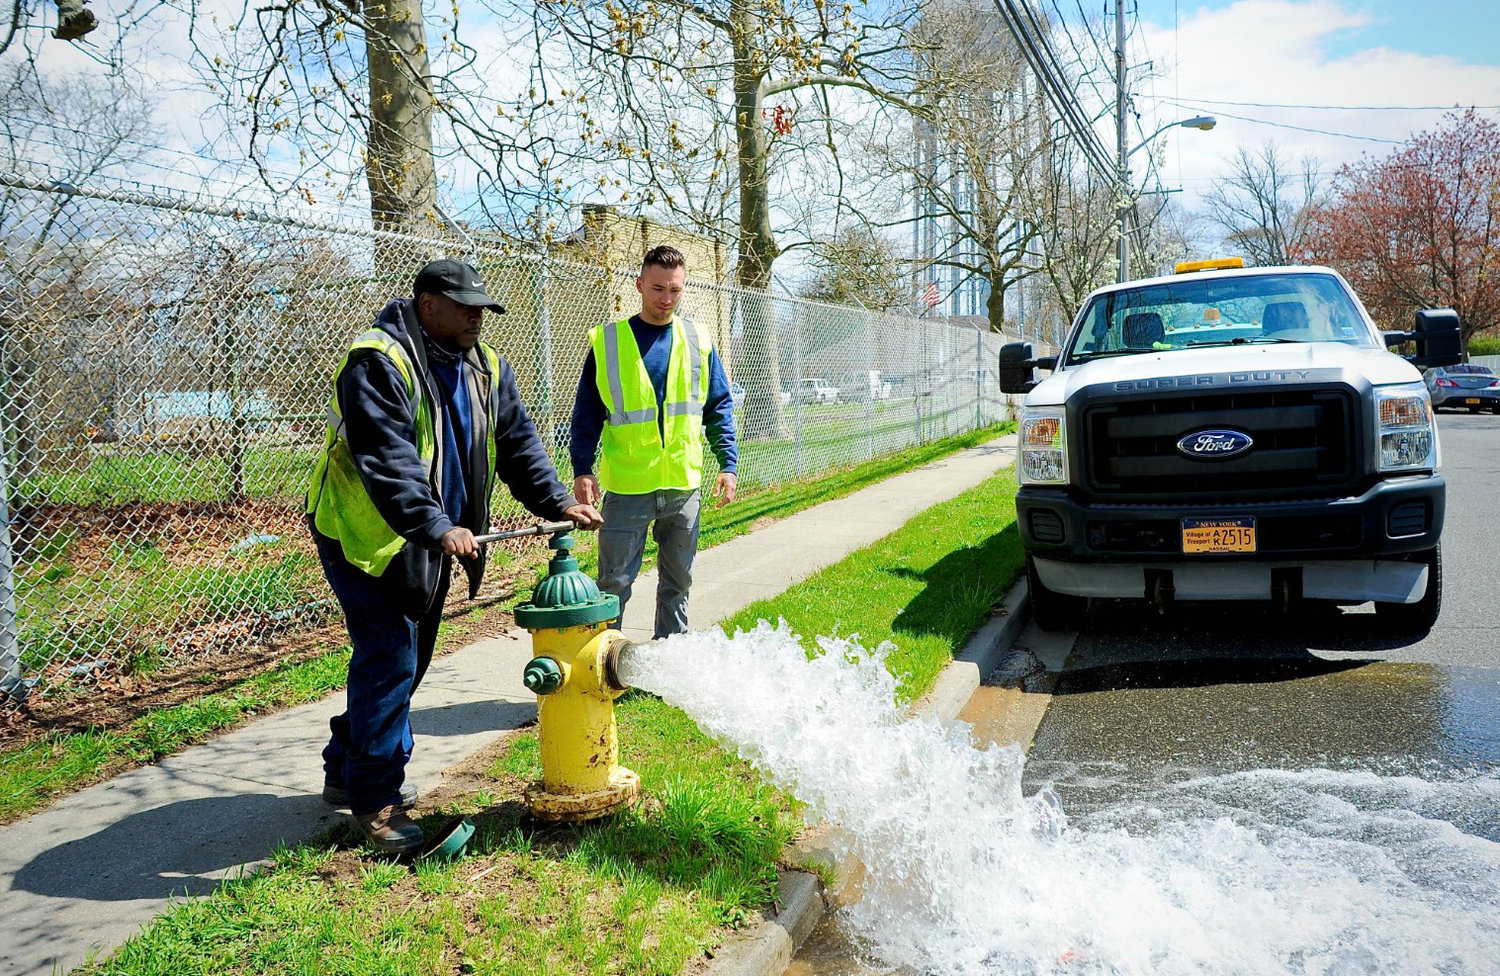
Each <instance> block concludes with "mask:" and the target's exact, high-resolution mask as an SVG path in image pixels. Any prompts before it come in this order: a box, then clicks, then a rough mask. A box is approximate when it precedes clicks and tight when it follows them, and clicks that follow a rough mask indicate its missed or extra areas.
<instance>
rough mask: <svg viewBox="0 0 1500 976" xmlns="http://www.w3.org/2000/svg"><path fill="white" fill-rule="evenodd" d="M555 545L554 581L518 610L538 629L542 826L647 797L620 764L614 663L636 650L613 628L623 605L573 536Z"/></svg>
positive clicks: (532, 674) (537, 811)
mask: <svg viewBox="0 0 1500 976" xmlns="http://www.w3.org/2000/svg"><path fill="white" fill-rule="evenodd" d="M550 545H551V547H552V548H553V549H554V550H556V551H555V552H554V554H553V556H552V561H551V562H550V563H549V564H548V567H547V569H548V573H547V576H546V577H545V578H544V579H543V580H542V581H541V582H540V583H538V584H537V588H536V591H535V592H534V593H533V594H532V598H531V602H530V603H523V604H521V605H520V606H518V607H516V623H518V624H520V625H521V626H522V627H525V628H526V629H527V630H529V631H531V645H532V658H531V661H530V662H529V663H528V664H527V665H526V671H525V672H524V674H523V680H524V681H525V683H526V687H527V688H529V689H531V690H532V691H533V692H535V693H536V695H537V697H538V703H537V712H538V715H537V721H538V725H539V729H538V738H539V739H540V743H541V754H542V781H541V782H540V783H534V784H532V785H531V786H530V787H529V788H528V789H527V790H526V805H527V806H528V807H530V808H531V812H532V815H533V816H535V817H537V818H538V819H541V820H554V821H569V822H576V821H583V820H594V819H597V818H599V817H604V816H608V815H609V814H611V813H614V812H616V811H617V810H621V809H623V808H625V807H627V806H629V805H630V804H632V803H634V802H635V801H636V798H637V797H638V796H639V795H640V790H641V781H640V777H638V776H637V775H636V774H635V773H634V772H632V771H631V770H629V769H626V768H625V767H623V766H621V765H620V743H619V739H618V736H617V734H616V730H615V707H614V701H615V699H616V698H618V697H619V696H620V695H621V694H622V693H623V692H624V691H625V686H624V685H622V684H621V683H620V681H619V679H618V678H617V677H616V676H615V670H614V662H615V657H616V655H617V654H618V653H619V652H620V651H622V650H625V649H627V648H628V647H629V646H630V645H629V642H627V641H626V640H625V636H624V635H623V634H621V633H620V632H619V631H617V630H611V629H609V623H610V621H612V620H614V619H615V617H617V616H618V615H619V612H620V603H619V600H617V599H616V598H615V597H614V596H613V595H612V594H608V593H601V592H599V587H598V586H596V585H595V584H594V581H593V580H591V579H589V578H588V576H587V575H585V574H584V573H582V572H580V571H579V569H578V560H577V559H575V558H573V554H572V552H571V550H572V548H573V537H572V536H571V535H568V534H566V533H564V534H561V535H556V536H553V538H552V541H551V543H550Z"/></svg>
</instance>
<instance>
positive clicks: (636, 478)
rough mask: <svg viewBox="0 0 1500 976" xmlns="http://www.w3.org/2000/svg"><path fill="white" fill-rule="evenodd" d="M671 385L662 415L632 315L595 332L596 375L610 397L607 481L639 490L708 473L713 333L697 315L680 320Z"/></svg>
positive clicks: (604, 442)
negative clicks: (706, 415) (706, 422)
mask: <svg viewBox="0 0 1500 976" xmlns="http://www.w3.org/2000/svg"><path fill="white" fill-rule="evenodd" d="M672 337H673V341H672V349H671V353H670V356H669V358H668V362H667V385H666V390H665V394H666V396H665V399H664V402H663V403H662V415H661V416H660V417H658V415H657V408H656V390H655V388H654V387H653V386H652V385H651V377H650V375H649V374H648V373H647V372H646V365H645V363H644V362H643V361H642V357H641V352H640V349H639V348H638V347H637V346H636V342H635V334H634V332H632V331H631V328H630V322H629V320H623V321H619V322H608V323H605V324H604V325H601V326H597V327H596V328H594V329H593V330H592V331H591V334H590V340H591V344H592V346H593V351H594V364H595V369H594V382H595V386H596V387H597V388H598V390H599V396H600V399H601V400H603V402H604V407H605V413H606V421H605V425H604V431H603V436H602V438H601V451H600V461H599V481H600V483H601V484H602V485H603V487H604V489H605V490H606V491H616V492H621V493H623V494H630V495H637V494H645V493H647V492H651V491H656V490H659V489H662V488H677V489H685V490H692V489H696V488H697V487H698V486H699V485H700V484H701V483H702V480H703V404H704V402H705V401H706V400H707V398H708V391H707V382H708V356H709V353H710V351H711V348H712V347H711V345H710V343H709V341H708V338H707V337H706V336H705V335H703V333H702V332H701V331H700V330H699V329H698V327H697V326H696V325H695V324H694V323H693V321H692V320H691V319H681V318H677V317H674V318H673V320H672Z"/></svg>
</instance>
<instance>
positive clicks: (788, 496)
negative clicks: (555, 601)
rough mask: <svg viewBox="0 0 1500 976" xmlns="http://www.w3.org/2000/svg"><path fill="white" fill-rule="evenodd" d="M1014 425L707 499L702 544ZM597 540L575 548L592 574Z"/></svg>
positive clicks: (651, 554)
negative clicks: (717, 501) (729, 500)
mask: <svg viewBox="0 0 1500 976" xmlns="http://www.w3.org/2000/svg"><path fill="white" fill-rule="evenodd" d="M1011 426H1012V425H1010V424H996V425H994V426H990V427H982V428H979V429H978V430H970V431H966V432H964V433H962V434H956V435H954V436H952V437H945V438H942V439H941V440H936V441H932V442H931V443H928V444H923V445H921V446H919V447H911V448H907V449H906V450H903V451H900V452H898V453H895V454H888V455H886V456H884V457H879V458H876V459H875V460H873V461H865V462H863V463H861V464H856V465H850V466H848V467H845V468H838V469H834V470H833V471H827V472H823V473H822V474H820V475H818V476H817V477H815V478H804V479H802V480H800V481H789V482H786V483H784V484H780V485H777V486H775V487H773V488H758V489H752V490H750V491H746V492H743V493H741V494H740V495H739V497H738V498H737V499H736V500H735V501H734V503H733V504H730V505H725V506H722V507H720V506H717V505H714V504H711V503H709V502H708V501H707V499H705V501H704V506H703V515H702V519H701V525H700V528H699V532H698V548H699V549H700V550H702V549H711V548H713V547H714V546H717V545H721V544H722V543H725V542H728V541H729V540H730V539H734V538H738V537H739V536H742V535H744V534H745V533H747V532H750V531H752V530H753V529H754V528H755V527H756V526H757V524H758V523H759V522H761V520H762V519H780V518H786V517H787V516H789V515H795V514H797V513H798V512H800V511H802V510H804V509H807V508H811V507H812V506H814V505H819V504H822V503H823V502H827V501H832V500H834V499H835V498H843V497H844V496H846V495H851V494H853V493H854V492H856V491H859V490H860V489H861V488H868V487H869V486H870V485H873V484H875V483H876V482H879V481H884V480H885V479H886V478H889V477H891V476H893V475H897V474H900V473H902V472H903V471H911V470H912V469H914V468H920V467H922V466H923V465H924V464H930V463H932V462H933V461H936V460H938V459H940V458H944V457H947V456H948V455H950V454H954V453H956V452H958V451H962V450H966V449H967V448H970V447H975V446H977V445H979V444H984V443H986V442H988V441H992V440H994V439H995V438H996V437H998V436H1000V435H1001V434H1002V433H1004V432H1005V431H1007V430H1009V429H1010V427H1011ZM593 539H594V537H593V535H592V534H591V533H587V532H585V533H581V534H580V536H579V541H580V545H579V546H578V548H577V549H575V550H573V552H574V554H575V555H576V556H577V557H578V564H579V566H580V568H582V569H583V570H584V571H585V572H588V573H593V572H594V571H595V570H596V569H597V568H598V565H599V563H598V556H597V554H596V552H595V550H594V541H593ZM655 562H656V542H655V540H652V539H647V540H646V555H645V559H644V560H643V562H642V564H641V568H642V571H644V570H646V569H649V568H650V567H651V566H652V565H654V564H655Z"/></svg>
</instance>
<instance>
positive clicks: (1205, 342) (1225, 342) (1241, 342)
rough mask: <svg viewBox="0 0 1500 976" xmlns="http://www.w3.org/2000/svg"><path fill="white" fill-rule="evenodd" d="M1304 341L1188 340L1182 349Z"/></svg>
mask: <svg viewBox="0 0 1500 976" xmlns="http://www.w3.org/2000/svg"><path fill="white" fill-rule="evenodd" d="M1306 341H1307V340H1306V339H1282V338H1280V337H1279V336H1256V337H1254V338H1247V337H1244V336H1241V337H1240V338H1238V339H1197V340H1189V341H1188V342H1187V343H1186V344H1185V345H1184V348H1186V347H1187V346H1253V345H1255V344H1256V343H1258V342H1290V343H1293V344H1296V343H1299V342H1306Z"/></svg>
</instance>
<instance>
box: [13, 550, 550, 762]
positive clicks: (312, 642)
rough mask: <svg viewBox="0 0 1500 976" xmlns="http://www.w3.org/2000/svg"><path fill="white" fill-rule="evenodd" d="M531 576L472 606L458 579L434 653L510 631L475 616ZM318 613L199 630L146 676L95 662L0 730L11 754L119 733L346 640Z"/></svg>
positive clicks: (334, 611) (523, 569) (332, 610)
mask: <svg viewBox="0 0 1500 976" xmlns="http://www.w3.org/2000/svg"><path fill="white" fill-rule="evenodd" d="M529 572H534V569H533V568H532V567H531V566H518V567H515V568H513V569H512V570H511V571H510V572H508V573H505V574H496V575H497V576H503V578H500V579H495V580H490V579H488V578H487V579H486V583H485V587H484V590H483V591H481V593H480V596H479V598H478V599H476V600H474V601H469V600H467V599H465V597H467V590H466V589H465V588H464V585H463V584H462V583H461V582H460V581H455V586H454V591H453V592H452V593H451V594H450V596H449V604H448V610H447V614H446V623H447V625H448V626H447V628H446V630H445V631H444V633H443V636H442V637H441V638H440V639H439V641H438V647H437V650H436V652H435V654H436V656H441V655H443V654H447V653H451V652H452V651H455V650H458V649H459V648H461V647H464V646H465V645H467V644H470V643H472V642H474V641H476V640H481V639H484V638H487V637H498V636H500V635H502V634H504V633H505V632H506V631H507V630H509V629H511V628H512V627H513V626H514V623H515V619H514V617H513V616H512V615H511V614H510V613H508V612H505V611H501V610H498V609H488V610H487V611H486V612H484V613H477V612H476V611H477V610H480V609H484V608H490V607H493V605H494V604H495V603H497V602H500V601H502V600H505V599H508V598H509V597H511V596H512V595H514V593H515V585H516V579H517V577H518V576H521V575H522V574H524V573H529ZM460 591H462V592H460ZM330 599H331V597H330ZM320 616H321V617H322V618H323V619H325V620H327V618H329V617H332V618H334V619H333V620H329V621H328V622H325V623H322V624H320V625H318V626H312V627H306V626H304V627H300V628H297V629H290V628H288V627H286V626H285V625H281V626H272V625H263V626H257V621H256V620H255V619H252V618H251V617H246V618H242V619H240V620H236V621H228V622H222V623H219V624H214V625H209V626H205V627H201V628H196V629H195V630H194V631H192V632H190V633H185V634H183V635H181V637H180V638H179V639H180V640H188V641H190V642H191V643H192V647H191V650H192V654H193V656H192V660H190V661H189V662H187V663H185V664H182V665H179V666H177V667H173V668H169V669H166V670H162V671H157V672H153V673H151V674H149V675H145V676H139V675H132V674H129V673H126V672H125V671H124V670H123V669H122V667H121V665H120V663H119V662H99V663H98V666H97V667H94V668H93V669H91V670H90V671H88V672H87V673H85V674H81V675H79V674H69V675H67V676H66V677H67V679H68V681H67V684H68V685H71V686H72V690H71V692H70V693H62V694H53V695H34V696H33V697H32V698H30V699H28V700H27V701H26V702H24V703H23V704H21V705H19V706H17V707H14V708H10V709H4V708H0V733H3V736H4V738H5V740H6V748H7V750H9V749H12V748H19V747H20V746H23V745H25V744H26V743H28V742H32V741H35V740H36V739H39V738H41V737H43V736H46V735H49V734H53V733H66V732H77V731H82V730H85V729H93V730H97V731H119V730H121V729H123V728H125V727H126V726H128V725H129V724H130V723H131V722H133V721H134V720H136V719H137V718H140V717H141V716H142V715H145V714H146V713H147V712H151V711H154V710H157V709H162V708H170V707H172V706H174V705H180V704H182V703H184V702H187V701H192V700H194V699H198V698H203V697H205V696H207V695H211V694H214V693H216V692H220V691H224V690H225V689H227V688H231V687H233V686H235V685H237V684H239V683H240V682H243V681H246V680H248V679H250V678H254V677H256V676H258V675H261V674H265V673H267V672H270V671H273V670H275V669H277V668H278V667H281V666H283V665H287V664H297V663H300V662H302V661H307V660H310V659H312V658H315V657H319V656H321V655H323V654H326V653H328V652H329V651H330V650H333V649H334V648H337V647H340V646H342V645H344V644H347V643H348V640H349V638H348V634H347V633H346V632H345V631H344V626H343V621H342V620H341V619H339V618H338V606H337V604H336V603H331V604H330V605H329V606H328V607H327V608H326V609H325V611H324V612H323V613H322V614H321V615H320ZM277 623H279V622H277ZM57 684H59V683H53V687H56V686H57ZM224 731H228V730H227V729H226V730H224Z"/></svg>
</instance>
